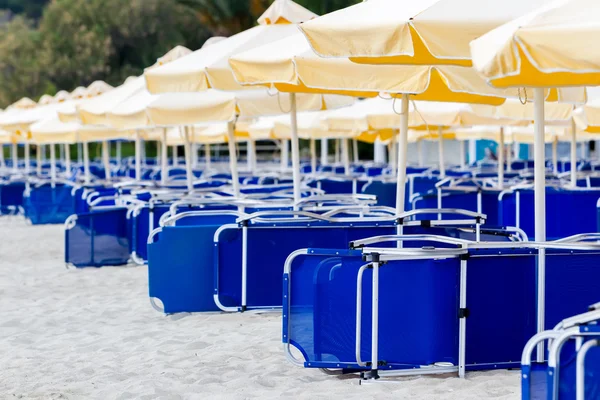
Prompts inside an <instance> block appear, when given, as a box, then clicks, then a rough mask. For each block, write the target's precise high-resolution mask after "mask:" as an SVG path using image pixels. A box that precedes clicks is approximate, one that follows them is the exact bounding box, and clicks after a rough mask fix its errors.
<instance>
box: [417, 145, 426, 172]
mask: <svg viewBox="0 0 600 400" xmlns="http://www.w3.org/2000/svg"><path fill="white" fill-rule="evenodd" d="M417 154H418V157H419V167H422V166H424V165H425V159H424V157H423V140H419V141H418V142H417Z"/></svg>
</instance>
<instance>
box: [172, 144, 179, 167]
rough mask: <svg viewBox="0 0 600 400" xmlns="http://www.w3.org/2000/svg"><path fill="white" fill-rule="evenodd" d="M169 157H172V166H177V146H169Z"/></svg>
mask: <svg viewBox="0 0 600 400" xmlns="http://www.w3.org/2000/svg"><path fill="white" fill-rule="evenodd" d="M171 155H172V156H173V166H174V167H178V166H179V158H178V157H177V156H178V154H177V146H171Z"/></svg>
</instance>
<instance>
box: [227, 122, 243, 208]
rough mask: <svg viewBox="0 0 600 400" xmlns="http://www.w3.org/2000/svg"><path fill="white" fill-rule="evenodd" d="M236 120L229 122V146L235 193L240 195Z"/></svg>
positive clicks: (236, 195)
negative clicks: (236, 149)
mask: <svg viewBox="0 0 600 400" xmlns="http://www.w3.org/2000/svg"><path fill="white" fill-rule="evenodd" d="M233 124H234V122H233V121H229V122H228V123H227V147H228V148H229V168H230V169H231V181H232V184H233V195H234V196H235V197H240V178H239V174H238V169H237V153H236V151H235V128H234V126H233Z"/></svg>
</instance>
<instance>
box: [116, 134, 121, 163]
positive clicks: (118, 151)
mask: <svg viewBox="0 0 600 400" xmlns="http://www.w3.org/2000/svg"><path fill="white" fill-rule="evenodd" d="M121 154H122V153H121V141H120V140H119V141H117V164H119V165H121V158H122V156H121Z"/></svg>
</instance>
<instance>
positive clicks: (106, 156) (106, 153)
mask: <svg viewBox="0 0 600 400" xmlns="http://www.w3.org/2000/svg"><path fill="white" fill-rule="evenodd" d="M102 164H104V179H105V180H106V181H108V182H110V178H111V173H110V147H109V144H108V141H107V140H104V141H103V142H102Z"/></svg>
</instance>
